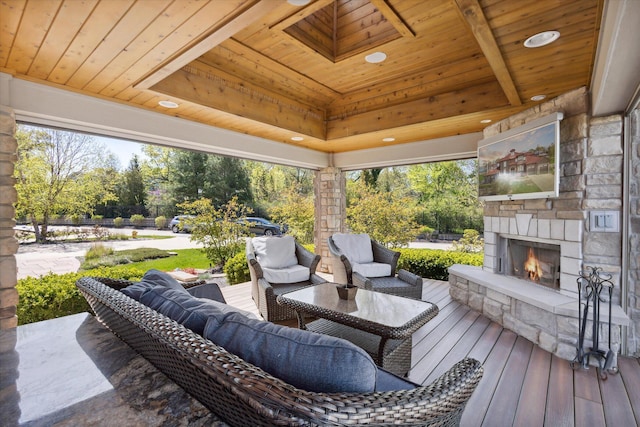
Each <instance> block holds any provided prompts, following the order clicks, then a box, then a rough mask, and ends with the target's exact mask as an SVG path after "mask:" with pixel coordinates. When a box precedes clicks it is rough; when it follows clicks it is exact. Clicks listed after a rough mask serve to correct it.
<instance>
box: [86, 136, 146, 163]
mask: <svg viewBox="0 0 640 427" xmlns="http://www.w3.org/2000/svg"><path fill="white" fill-rule="evenodd" d="M94 138H95V140H96V141H97V142H100V143H102V144H104V146H105V148H106V149H107V150H109V151H110V152H112V153H113V154H115V155H116V157H117V158H118V160H120V170H124V169H126V168H127V167H128V166H129V161H130V160H131V158H132V157H133V155H134V154H137V155H138V158H139V159H141V160H142V159H143V158H145V156H144V154H143V153H142V146H143V144H140V143H138V142H133V141H126V140H124V139H117V138H108V137H105V136H94Z"/></svg>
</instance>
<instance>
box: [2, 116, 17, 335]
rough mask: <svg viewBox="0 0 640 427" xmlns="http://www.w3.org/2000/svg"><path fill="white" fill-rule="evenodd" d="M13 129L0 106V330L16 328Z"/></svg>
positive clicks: (13, 118) (15, 149) (14, 119)
mask: <svg viewBox="0 0 640 427" xmlns="http://www.w3.org/2000/svg"><path fill="white" fill-rule="evenodd" d="M15 128H16V118H15V115H14V113H13V109H11V108H9V107H6V106H4V105H0V329H9V328H14V327H16V326H18V317H17V315H16V312H17V307H18V291H17V290H16V283H17V281H18V279H17V268H16V258H15V254H16V252H18V241H17V239H16V238H15V235H14V231H13V227H14V226H15V224H16V222H15V219H14V216H15V209H14V207H13V204H14V203H15V202H16V201H17V199H18V196H17V192H16V189H15V179H14V178H13V168H14V164H15V162H16V161H17V158H18V157H17V151H18V143H17V142H16V139H15V136H14V135H15Z"/></svg>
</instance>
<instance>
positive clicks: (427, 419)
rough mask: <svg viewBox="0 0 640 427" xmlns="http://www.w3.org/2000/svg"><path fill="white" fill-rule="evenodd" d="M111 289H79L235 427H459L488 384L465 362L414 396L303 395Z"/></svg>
mask: <svg viewBox="0 0 640 427" xmlns="http://www.w3.org/2000/svg"><path fill="white" fill-rule="evenodd" d="M103 282H104V283H103ZM105 283H111V282H109V281H108V280H105V279H102V278H89V277H84V278H81V279H79V280H78V282H77V283H76V284H77V286H78V289H79V290H80V292H81V293H82V295H83V296H84V297H85V298H86V300H87V301H88V302H89V305H90V306H91V308H92V309H93V311H94V312H95V314H96V317H97V318H98V320H99V321H100V322H102V323H103V324H104V325H105V326H106V327H107V328H109V329H110V330H111V331H112V332H113V333H114V334H116V335H117V336H118V337H120V338H121V339H122V340H123V341H124V342H125V343H127V344H128V345H129V346H130V347H131V348H133V350H135V351H136V352H138V353H139V354H140V355H142V356H143V357H145V358H146V359H147V360H148V361H149V362H151V363H152V364H153V365H154V366H155V367H156V368H157V369H158V370H160V371H161V372H163V373H164V374H165V375H167V376H168V377H169V378H171V379H172V380H173V381H175V382H176V384H178V385H179V386H180V387H182V388H183V389H184V390H186V391H187V392H188V393H189V394H191V395H192V396H193V397H194V398H196V399H198V400H199V401H200V402H201V403H202V404H203V405H205V406H206V407H207V408H209V410H211V411H212V412H213V413H215V414H216V415H218V416H219V417H220V418H222V419H223V420H224V421H225V422H226V423H228V424H229V425H231V426H249V425H250V426H273V425H280V426H343V425H420V426H427V425H437V426H456V425H459V423H460V417H461V416H462V412H463V410H464V407H465V405H466V403H467V401H468V400H469V398H470V397H471V395H472V393H473V391H474V390H475V388H476V386H477V385H478V382H479V381H480V379H481V378H482V373H483V369H482V366H481V364H480V362H478V361H477V360H474V359H464V360H462V361H460V362H458V363H457V364H455V365H454V366H453V367H452V368H451V369H450V370H449V371H447V372H446V373H445V374H443V375H442V376H441V377H440V378H438V379H437V380H436V381H435V382H433V383H432V384H429V385H426V386H419V387H416V388H413V389H410V390H395V391H383V392H368V393H314V392H309V391H305V390H301V389H298V388H295V387H294V386H292V385H290V384H288V383H285V382H284V381H282V380H280V379H279V378H276V377H274V376H272V375H270V374H269V373H267V372H265V371H263V370H262V369H260V368H258V367H256V366H255V365H252V364H250V363H248V362H246V361H245V360H243V359H242V358H240V357H238V356H236V355H234V354H232V353H229V352H227V351H226V350H225V349H224V348H222V347H220V346H218V345H215V344H214V343H213V342H211V341H209V340H207V339H205V338H203V337H202V336H200V335H198V334H196V333H195V332H193V331H191V330H190V329H187V328H185V327H184V326H182V325H181V324H179V323H177V322H175V321H173V320H171V319H169V318H168V317H166V316H164V315H162V314H160V313H158V312H157V311H155V310H152V309H151V308H149V307H147V306H145V305H143V304H141V303H139V302H137V301H135V300H134V299H132V298H129V297H128V296H126V295H124V294H123V293H122V292H120V291H118V290H116V289H114V288H112V287H110V286H108V285H106V284H105ZM121 283H122V284H124V282H121ZM118 288H120V286H118Z"/></svg>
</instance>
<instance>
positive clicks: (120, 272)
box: [16, 245, 483, 325]
mask: <svg viewBox="0 0 640 427" xmlns="http://www.w3.org/2000/svg"><path fill="white" fill-rule="evenodd" d="M306 247H307V248H308V249H309V250H311V251H313V245H309V246H306ZM400 253H401V254H402V255H401V256H400V261H399V262H398V268H404V269H405V270H408V271H411V272H412V273H415V274H417V275H418V276H421V277H424V278H428V279H437V280H448V278H449V273H448V271H447V269H448V268H449V267H450V266H452V265H453V264H468V265H482V260H483V256H482V254H481V253H462V252H453V251H443V250H438V249H400ZM224 272H225V274H226V275H227V281H228V282H229V284H235V283H242V282H247V281H249V280H251V278H250V275H249V267H248V266H247V260H246V257H245V254H244V252H241V253H238V254H237V255H236V256H235V257H233V258H232V259H230V260H229V261H228V262H227V264H226V265H225V266H224ZM144 273H145V272H144V271H143V270H141V269H139V268H135V267H126V266H117V267H100V268H96V269H92V270H87V271H83V272H79V273H67V274H48V275H46V276H41V277H38V278H34V277H27V278H25V279H20V280H19V281H18V284H17V285H16V288H17V290H18V294H19V295H20V302H19V303H18V322H19V324H21V325H23V324H26V323H33V322H39V321H41V320H47V319H53V318H56V317H61V316H67V315H70V314H75V313H80V312H83V311H89V310H90V309H89V306H88V304H87V302H86V301H85V299H84V297H82V295H80V292H79V291H78V288H77V287H76V281H77V280H78V279H79V278H80V277H85V276H98V277H113V278H120V279H127V280H132V281H138V280H140V279H141V278H142V276H143V275H144Z"/></svg>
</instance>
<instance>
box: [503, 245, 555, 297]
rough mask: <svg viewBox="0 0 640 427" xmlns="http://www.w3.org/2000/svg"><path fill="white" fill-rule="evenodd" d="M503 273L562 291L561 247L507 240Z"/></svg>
mask: <svg viewBox="0 0 640 427" xmlns="http://www.w3.org/2000/svg"><path fill="white" fill-rule="evenodd" d="M505 240H506V245H505V246H506V250H505V251H504V252H503V257H502V258H503V266H504V267H505V268H504V269H503V273H504V274H506V275H508V276H513V277H517V278H519V279H524V280H528V281H530V282H533V283H536V284H539V285H543V286H546V287H549V288H552V289H560V246H559V245H552V244H548V243H541V242H532V241H527V240H519V239H505Z"/></svg>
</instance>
